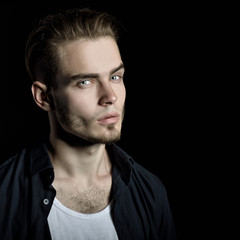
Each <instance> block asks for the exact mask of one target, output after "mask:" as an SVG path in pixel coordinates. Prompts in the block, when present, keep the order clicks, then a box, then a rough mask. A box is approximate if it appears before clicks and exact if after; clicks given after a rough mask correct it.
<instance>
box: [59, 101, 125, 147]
mask: <svg viewBox="0 0 240 240" xmlns="http://www.w3.org/2000/svg"><path fill="white" fill-rule="evenodd" d="M55 107H56V115H57V119H58V122H59V123H60V126H61V128H62V130H63V131H65V133H66V134H67V135H72V136H71V138H74V139H75V141H76V142H83V141H84V142H85V143H87V142H88V143H93V144H111V143H115V142H117V141H119V140H120V139H121V125H122V121H123V117H124V113H125V111H124V108H123V110H122V118H121V120H119V121H121V125H120V126H119V127H118V128H117V127H116V124H115V123H113V124H108V125H106V126H104V127H105V128H106V129H105V130H104V133H101V134H99V135H96V134H91V133H89V131H85V129H87V128H89V124H88V123H87V122H85V121H83V120H81V119H80V118H78V117H77V116H75V115H73V114H72V113H70V112H69V111H68V110H67V109H66V108H65V107H64V106H62V105H61V104H56V105H55Z"/></svg>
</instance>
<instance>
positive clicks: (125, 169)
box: [107, 144, 134, 184]
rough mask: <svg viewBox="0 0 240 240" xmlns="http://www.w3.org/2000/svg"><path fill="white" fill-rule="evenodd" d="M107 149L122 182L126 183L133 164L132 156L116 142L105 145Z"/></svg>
mask: <svg viewBox="0 0 240 240" xmlns="http://www.w3.org/2000/svg"><path fill="white" fill-rule="evenodd" d="M107 150H108V153H109V154H110V158H111V160H112V161H113V165H114V166H116V169H117V170H118V172H119V174H120V176H121V177H122V179H123V180H124V182H125V183H126V184H128V183H129V181H130V177H131V173H132V165H133V164H134V161H133V159H132V157H130V156H129V155H128V154H127V153H126V152H125V151H124V150H122V149H121V148H120V147H119V146H117V145H116V144H110V145H107Z"/></svg>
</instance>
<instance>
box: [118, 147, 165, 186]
mask: <svg viewBox="0 0 240 240" xmlns="http://www.w3.org/2000/svg"><path fill="white" fill-rule="evenodd" d="M114 149H115V151H117V152H118V154H119V155H120V157H121V159H120V161H119V164H120V165H121V168H122V169H123V168H124V172H127V171H126V168H129V169H130V179H132V181H131V182H132V184H139V185H140V186H144V187H146V188H150V189H154V188H156V189H158V190H159V189H161V188H162V189H163V190H164V188H165V187H164V184H163V182H162V181H161V179H160V177H158V176H157V175H156V174H154V173H153V172H151V171H150V170H148V169H147V168H146V167H145V166H144V165H143V164H141V163H139V162H138V160H137V159H136V160H135V159H134V158H132V157H131V156H130V155H128V153H126V152H125V150H123V149H122V148H121V147H119V146H116V145H114Z"/></svg>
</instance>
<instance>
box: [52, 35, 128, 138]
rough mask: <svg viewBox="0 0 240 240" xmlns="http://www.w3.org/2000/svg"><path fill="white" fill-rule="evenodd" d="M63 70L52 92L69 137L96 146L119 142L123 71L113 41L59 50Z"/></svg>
mask: <svg viewBox="0 0 240 240" xmlns="http://www.w3.org/2000/svg"><path fill="white" fill-rule="evenodd" d="M59 54H60V59H61V70H60V72H59V74H58V75H57V77H56V85H57V87H56V88H54V89H52V90H51V93H52V96H53V101H54V105H55V108H54V110H53V111H54V113H55V118H56V120H57V122H58V124H59V125H60V127H61V128H62V129H63V130H64V131H65V132H67V133H70V134H72V135H74V136H77V137H80V138H81V139H84V140H87V141H89V142H93V143H110V142H114V141H117V140H119V138H120V134H121V126H122V120H123V115H124V103H125V96H126V91H125V86H124V83H123V75H124V67H123V63H122V60H121V56H120V53H119V49H118V46H117V44H116V42H115V41H114V40H113V39H112V38H110V37H102V38H98V39H95V40H89V39H88V40H76V41H74V42H71V43H68V44H66V45H63V46H61V47H60V48H59Z"/></svg>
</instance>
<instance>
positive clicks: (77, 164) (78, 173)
mask: <svg viewBox="0 0 240 240" xmlns="http://www.w3.org/2000/svg"><path fill="white" fill-rule="evenodd" d="M50 146H51V147H50V148H49V155H50V158H51V160H52V163H53V167H54V171H55V176H56V177H57V178H72V179H74V178H75V179H76V178H78V179H79V178H80V179H81V180H83V179H85V180H86V181H90V182H91V181H95V179H96V178H98V177H101V176H104V175H108V174H109V173H110V172H111V162H110V159H109V156H108V154H107V151H106V148H105V144H91V145H84V146H72V145H69V144H68V143H67V142H65V141H63V140H61V139H59V138H50Z"/></svg>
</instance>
